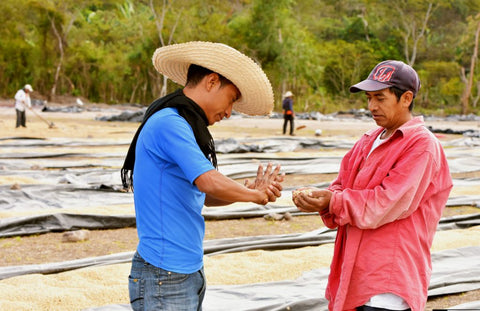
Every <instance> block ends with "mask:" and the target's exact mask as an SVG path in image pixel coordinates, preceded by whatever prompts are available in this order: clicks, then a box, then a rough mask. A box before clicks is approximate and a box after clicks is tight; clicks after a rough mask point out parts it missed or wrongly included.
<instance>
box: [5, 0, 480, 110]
mask: <svg viewBox="0 0 480 311" xmlns="http://www.w3.org/2000/svg"><path fill="white" fill-rule="evenodd" d="M479 3H480V2H478V1H476V0H466V1H454V0H438V1H433V0H429V1H420V0H398V1H382V0H360V1H358V0H302V1H295V0H276V1H269V0H227V1H220V0H199V1H189V0H175V1H173V0H170V1H168V0H140V1H133V0H103V1H100V0H62V1H61V0H2V1H1V3H0V10H1V11H2V15H0V23H1V24H2V27H1V28H0V36H1V38H2V40H0V96H2V97H12V96H13V94H14V93H15V92H16V90H17V89H18V88H20V87H22V86H23V85H24V84H25V83H30V84H32V85H33V86H34V89H35V90H36V91H38V92H37V94H41V95H44V96H45V97H49V96H53V95H61V94H69V95H74V96H84V97H87V98H88V99H89V100H91V101H94V102H105V103H110V104H117V103H124V102H130V103H141V104H144V105H147V104H149V103H150V102H151V101H152V100H153V99H155V98H156V97H158V96H159V95H160V90H161V89H162V87H163V86H165V87H167V89H168V91H171V90H173V89H174V88H176V87H178V86H177V85H175V84H174V83H173V82H171V81H166V80H163V78H162V77H161V76H160V74H158V73H157V72H156V71H155V70H154V68H153V66H152V64H151V56H152V54H153V52H154V51H155V49H156V48H158V47H160V46H162V45H164V44H170V43H179V42H187V41H193V40H204V41H216V42H223V43H226V44H229V45H231V46H233V47H235V48H237V49H238V50H240V51H242V52H244V53H245V54H247V55H249V56H250V57H252V58H253V59H254V60H255V61H257V62H258V63H259V64H261V66H262V67H263V68H264V70H265V72H266V73H267V75H268V76H269V78H270V80H271V82H272V85H273V89H274V93H275V95H276V107H277V110H278V109H281V108H280V106H281V105H280V101H281V97H282V96H281V95H282V94H283V93H284V92H285V91H287V90H291V91H292V92H293V93H294V94H295V95H296V101H295V105H296V107H295V110H297V111H303V110H305V111H320V112H323V113H328V112H332V111H333V110H338V109H344V108H345V107H347V108H348V107H352V105H353V106H354V107H362V106H364V105H365V103H364V97H362V96H358V95H352V94H350V93H349V91H348V90H349V87H350V85H352V84H354V83H356V82H358V81H360V80H361V79H363V78H365V77H366V76H367V75H368V73H369V72H370V70H371V69H372V68H373V66H374V65H375V64H376V63H378V62H379V61H381V60H385V59H399V60H402V61H405V62H407V63H410V64H412V65H413V66H414V68H415V69H417V71H418V72H419V75H420V78H421V81H422V89H421V92H420V93H419V96H418V97H417V99H416V107H417V108H416V110H417V111H419V112H424V113H441V114H442V113H443V114H447V113H459V112H462V103H461V99H462V96H463V95H464V94H465V89H466V81H467V80H468V79H469V78H470V77H471V78H472V79H473V84H472V88H471V93H470V94H467V95H468V96H469V98H470V102H471V105H470V106H469V107H468V110H467V111H463V112H464V113H465V112H468V113H470V112H473V113H475V112H477V109H478V108H477V102H478V100H479V99H480V90H479V85H480V83H479V81H480V73H479V70H478V61H476V62H475V63H474V65H475V66H471V64H472V60H476V59H475V54H474V53H475V42H474V41H475V31H476V27H477V25H478V22H479V20H480V15H478V14H479V12H480V4H479ZM472 55H474V57H473V58H472ZM472 68H473V70H472ZM165 83H167V84H166V85H164V84H165Z"/></svg>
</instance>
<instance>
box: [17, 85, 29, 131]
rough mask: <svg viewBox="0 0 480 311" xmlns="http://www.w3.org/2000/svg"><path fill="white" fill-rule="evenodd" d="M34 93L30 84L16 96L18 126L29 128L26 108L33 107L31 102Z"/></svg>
mask: <svg viewBox="0 0 480 311" xmlns="http://www.w3.org/2000/svg"><path fill="white" fill-rule="evenodd" d="M31 92H33V88H32V86H31V85H30V84H25V86H24V87H23V89H20V90H18V91H17V93H16V94H15V111H16V112H17V126H16V127H20V126H23V127H27V126H26V122H27V118H26V115H25V108H30V107H32V102H31V100H30V93H31Z"/></svg>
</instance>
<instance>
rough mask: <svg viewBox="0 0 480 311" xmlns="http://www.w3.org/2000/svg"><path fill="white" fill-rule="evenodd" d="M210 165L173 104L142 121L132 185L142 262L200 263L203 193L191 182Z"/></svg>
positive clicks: (179, 267)
mask: <svg viewBox="0 0 480 311" xmlns="http://www.w3.org/2000/svg"><path fill="white" fill-rule="evenodd" d="M213 169H215V168H214V167H213V165H212V163H211V162H210V161H209V160H208V159H207V158H206V157H205V155H204V154H203V152H202V151H201V150H200V147H199V146H198V145H197V142H196V140H195V136H194V134H193V131H192V128H191V127H190V125H189V124H188V123H187V121H186V120H185V119H184V118H182V117H181V116H180V115H179V114H178V112H177V110H176V109H175V108H164V109H162V110H160V111H158V112H156V113H155V114H154V115H153V116H151V117H150V118H149V119H148V121H147V122H146V123H145V125H144V127H143V129H142V130H141V132H140V135H139V137H138V141H137V146H136V150H135V167H134V173H133V189H134V202H135V213H136V220H137V232H138V237H139V244H138V247H137V251H138V252H139V254H140V255H141V256H142V258H143V259H145V260H146V261H147V262H148V263H150V264H152V265H154V266H156V267H160V268H162V269H165V270H168V271H172V272H176V273H185V274H187V273H193V272H195V271H198V270H199V269H201V268H202V266H203V238H204V235H205V221H204V218H203V216H202V208H203V205H204V203H205V194H204V193H203V192H201V191H199V190H198V188H197V186H195V184H194V183H193V182H194V181H195V179H196V178H197V177H199V176H200V175H202V174H203V173H205V172H207V171H210V170H213Z"/></svg>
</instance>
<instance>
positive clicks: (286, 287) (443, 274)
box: [84, 247, 480, 311]
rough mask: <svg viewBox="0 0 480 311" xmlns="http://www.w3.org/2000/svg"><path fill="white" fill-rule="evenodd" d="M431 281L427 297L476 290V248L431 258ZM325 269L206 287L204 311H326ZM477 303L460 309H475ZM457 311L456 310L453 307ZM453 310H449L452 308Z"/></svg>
mask: <svg viewBox="0 0 480 311" xmlns="http://www.w3.org/2000/svg"><path fill="white" fill-rule="evenodd" d="M432 265H433V271H432V278H431V281H430V286H429V290H428V296H429V297H432V296H437V295H447V294H455V293H461V292H466V291H469V290H475V289H479V288H480V247H466V248H460V249H453V250H446V251H441V252H437V253H434V254H433V255H432ZM328 273H329V269H317V270H311V271H307V272H305V273H304V274H303V275H302V276H301V277H299V278H297V279H295V280H291V281H280V282H270V283H255V284H245V285H223V286H218V285H217V286H208V287H207V291H206V294H205V300H204V304H203V310H205V311H223V310H235V311H267V310H268V311H280V310H296V311H307V310H308V311H310V310H318V311H326V310H328V309H327V305H328V302H327V300H326V299H325V298H323V294H324V292H325V288H326V284H327V278H328ZM478 305H479V304H478V302H472V303H469V304H465V305H461V306H463V307H467V308H476V307H477V306H478ZM457 307H460V306H457ZM452 309H453V308H452ZM87 310H88V311H117V310H118V311H120V310H131V308H130V306H129V305H125V304H119V305H108V306H102V307H95V308H89V309H84V311H87Z"/></svg>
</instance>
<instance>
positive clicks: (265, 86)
mask: <svg viewBox="0 0 480 311" xmlns="http://www.w3.org/2000/svg"><path fill="white" fill-rule="evenodd" d="M152 61H153V65H154V66H155V69H157V71H158V72H159V73H161V74H163V75H165V76H166V77H168V78H169V79H171V80H172V81H174V82H176V83H178V84H180V85H183V86H185V83H186V81H187V72H188V67H189V66H190V65H191V64H195V65H198V66H202V67H204V68H207V69H210V70H212V71H214V72H216V73H218V74H221V75H222V76H224V77H225V78H227V79H228V80H230V81H231V82H232V83H233V84H234V85H235V86H236V87H237V88H238V90H239V91H240V93H241V97H240V99H239V100H238V101H236V102H235V103H234V104H233V109H234V110H235V111H237V112H240V113H244V114H248V115H265V114H269V113H270V112H271V111H272V109H273V91H272V85H271V84H270V81H269V80H268V77H267V75H266V74H265V73H264V72H263V70H262V68H261V67H260V66H259V65H258V64H257V63H255V62H254V61H253V60H252V59H251V58H250V57H248V56H246V55H244V54H242V53H240V52H239V51H237V50H236V49H234V48H232V47H230V46H228V45H225V44H222V43H214V42H203V41H192V42H187V43H179V44H173V45H167V46H164V47H161V48H158V49H157V50H156V51H155V53H154V54H153V57H152Z"/></svg>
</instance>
